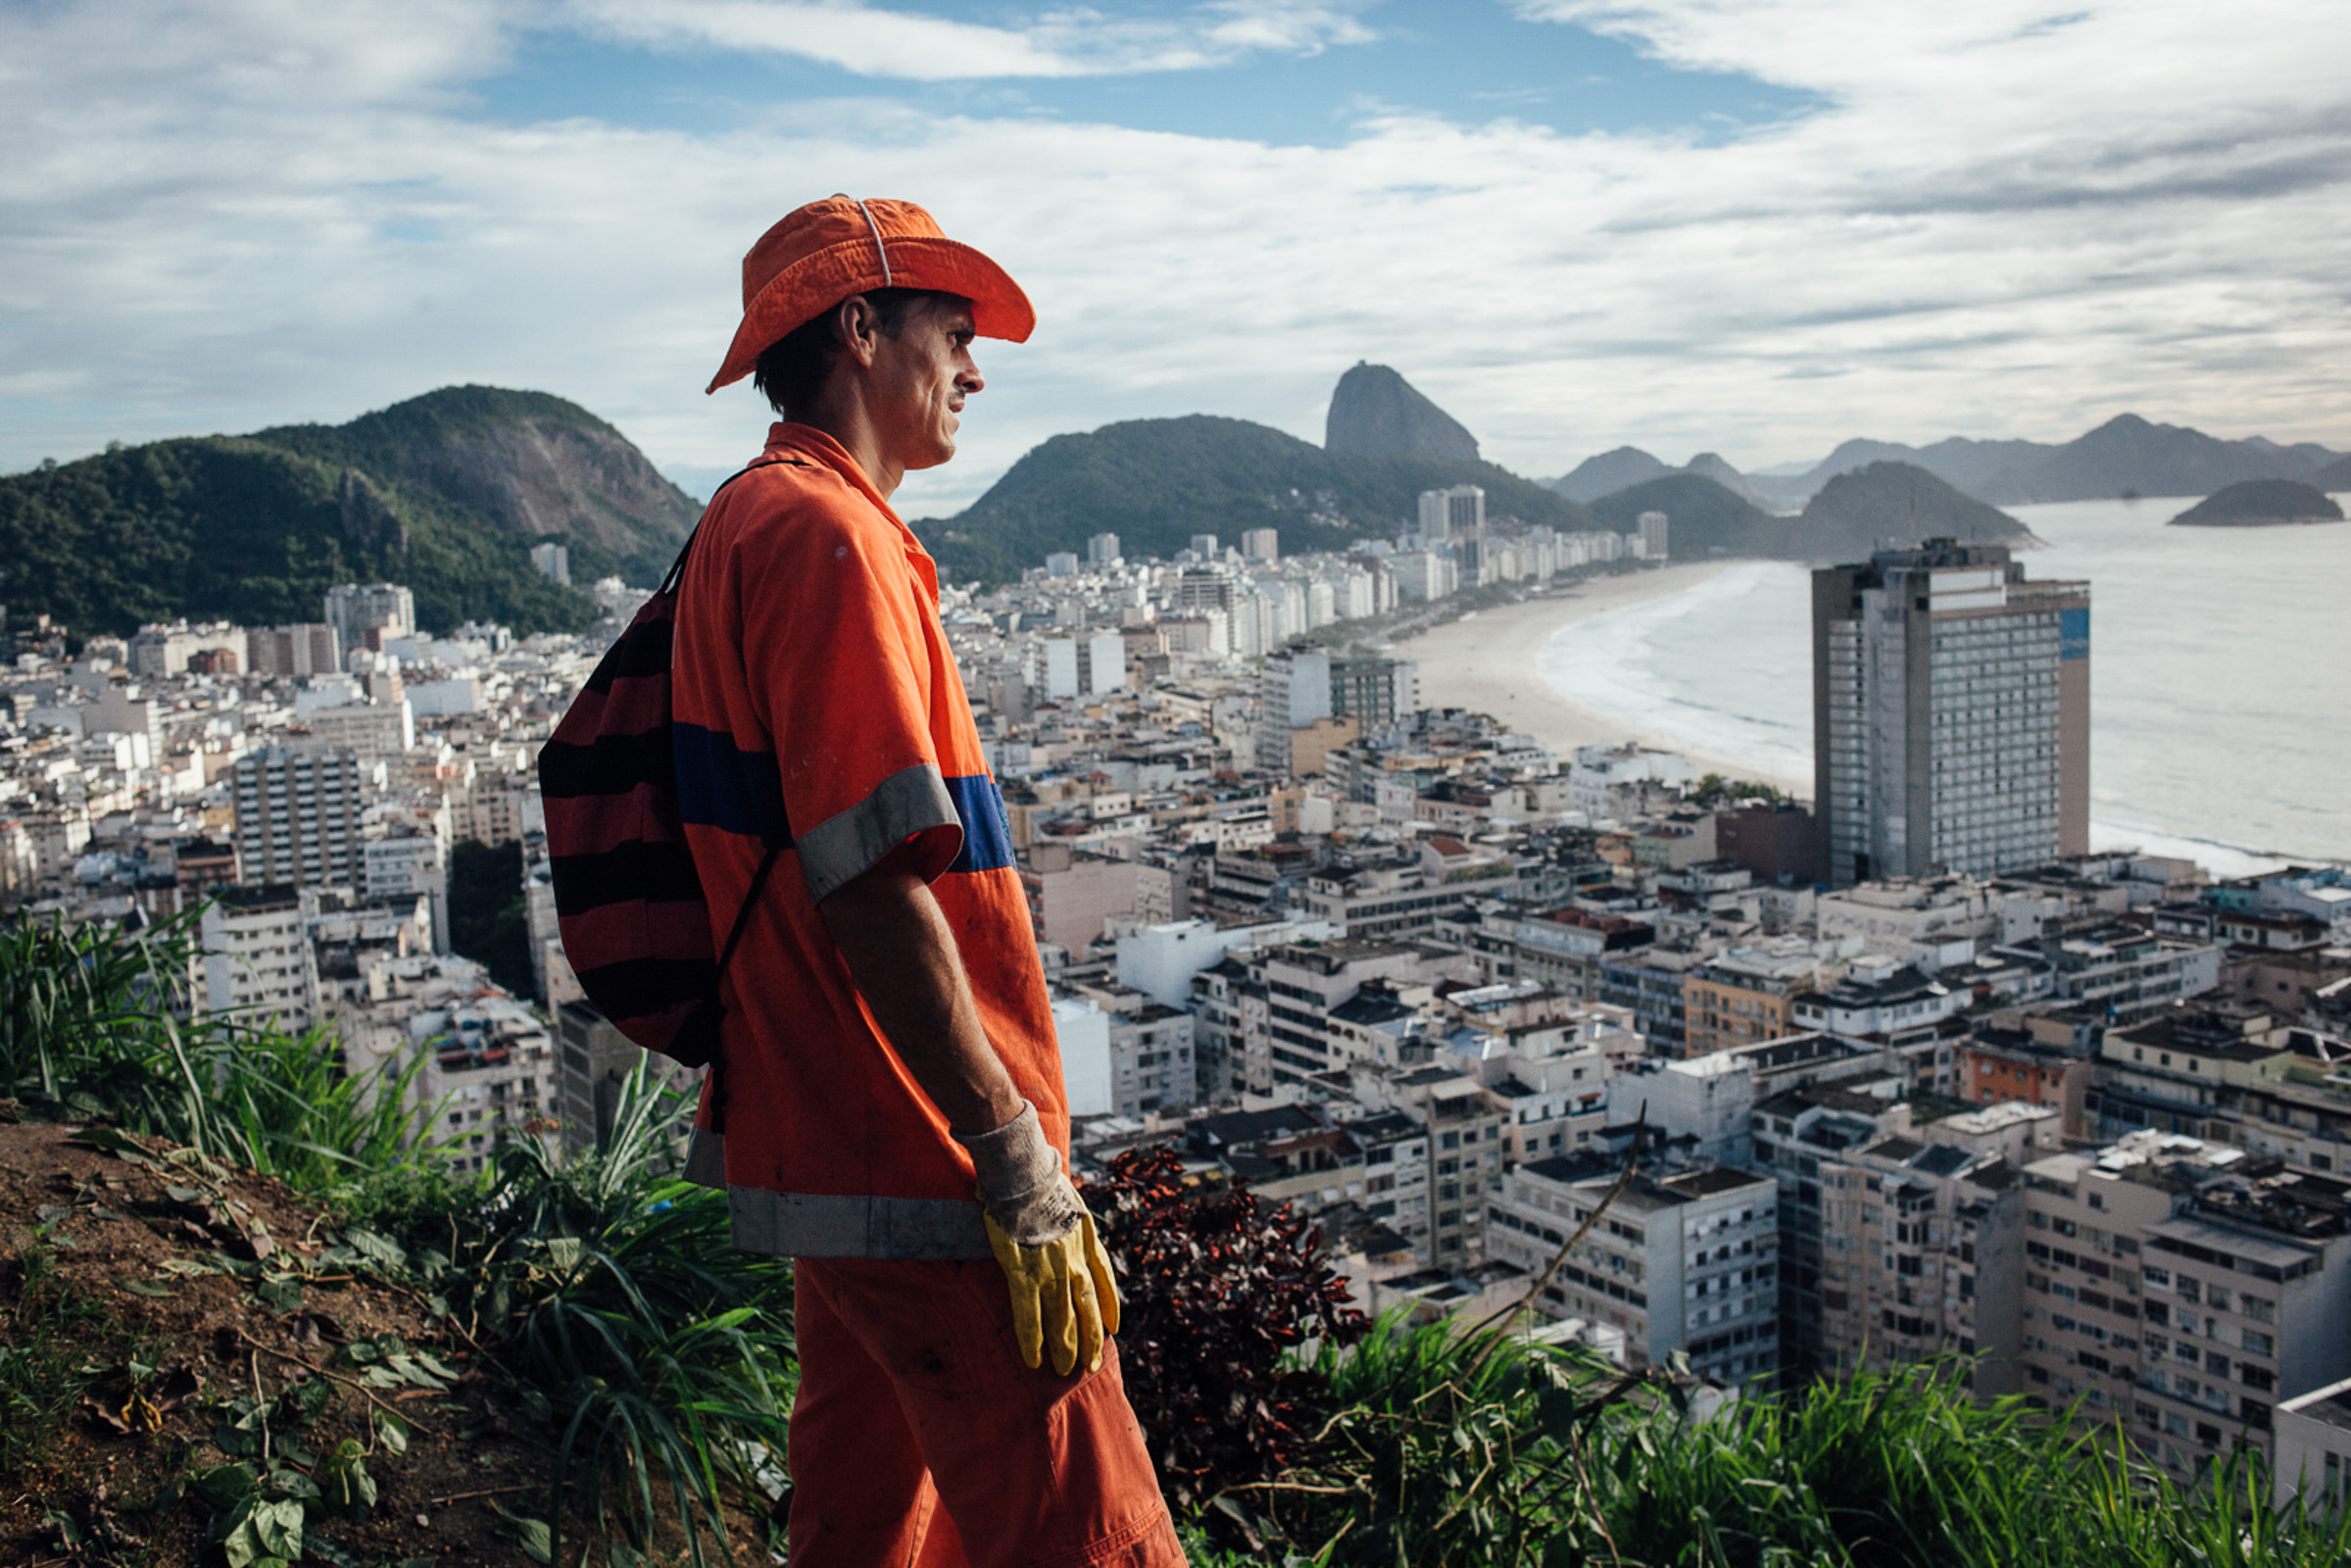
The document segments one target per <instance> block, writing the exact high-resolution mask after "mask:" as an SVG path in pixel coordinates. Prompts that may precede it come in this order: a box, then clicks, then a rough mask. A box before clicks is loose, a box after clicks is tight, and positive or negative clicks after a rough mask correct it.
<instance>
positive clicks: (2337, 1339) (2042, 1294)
mask: <svg viewBox="0 0 2351 1568" xmlns="http://www.w3.org/2000/svg"><path fill="white" fill-rule="evenodd" d="M2025 1174H2026V1199H2025V1201H2026V1216H2025V1217H2026V1225H2027V1230H2026V1237H2025V1269H2026V1274H2025V1307H2024V1337H2025V1354H2026V1361H2027V1375H2028V1377H2029V1379H2030V1380H2031V1385H2030V1387H2029V1388H2028V1391H2027V1392H2029V1393H2033V1394H2036V1395H2039V1396H2041V1397H2044V1398H2046V1399H2047V1400H2048V1401H2049V1402H2050V1403H2051V1404H2055V1405H2061V1406H2062V1405H2067V1404H2071V1403H2073V1402H2074V1401H2075V1400H2077V1399H2079V1400H2080V1401H2081V1405H2082V1416H2083V1419H2085V1420H2087V1421H2092V1422H2099V1423H2104V1424H2116V1423H2120V1424H2122V1425H2123V1427H2124V1428H2125V1430H2127V1431H2128V1432H2129V1433H2130V1435H2131V1439H2132V1440H2133V1442H2134V1443H2135V1444H2136V1445H2137V1446H2138V1447H2139V1448H2140V1449H2141V1450H2142V1452H2143V1453H2144V1454H2145V1456H2146V1457H2147V1458H2148V1459H2149V1460H2150V1461H2151V1462H2155V1463H2159V1464H2161V1465H2162V1466H2163V1467H2164V1468H2165V1469H2166V1470H2167V1471H2169V1472H2170V1473H2171V1474H2172V1475H2174V1476H2175V1477H2178V1478H2180V1479H2182V1480H2186V1479H2190V1478H2193V1477H2194V1476H2195V1475H2197V1474H2198V1473H2199V1472H2200V1471H2201V1469H2202V1467H2203V1466H2205V1465H2206V1464H2208V1463H2209V1462H2211V1461H2212V1460H2214V1459H2216V1458H2218V1457H2219V1456H2221V1455H2222V1454H2223V1453H2225V1452H2226V1451H2227V1450H2228V1449H2229V1448H2230V1447H2232V1446H2237V1445H2240V1444H2242V1445H2248V1446H2254V1447H2257V1448H2260V1449H2263V1450H2264V1451H2265V1452H2268V1451H2270V1449H2271V1444H2272V1436H2273V1432H2274V1429H2275V1427H2276V1411H2277V1407H2278V1403H2279V1402H2280V1401H2281V1400H2287V1399H2291V1398H2293V1397H2297V1396H2299V1395H2303V1394H2308V1393H2311V1392H2312V1391H2314V1390H2317V1389H2321V1388H2325V1387H2327V1386H2328V1385H2330V1384H2333V1383H2335V1382H2337V1381H2339V1380H2341V1379H2342V1378H2343V1377H2345V1376H2346V1375H2351V1292H2346V1291H2345V1290H2344V1289H2343V1287H2342V1280H2343V1274H2344V1271H2345V1270H2346V1269H2351V1182H2346V1181H2344V1180H2342V1179H2340V1178H2336V1177H2330V1176H2323V1175H2319V1174H2317V1173H2314V1172H2307V1171H2297V1170H2292V1169H2289V1168H2287V1167H2284V1166H2281V1165H2279V1164H2278V1162H2276V1161H2264V1160H2258V1159H2255V1158H2254V1157H2252V1156H2250V1155H2248V1154H2246V1152H2244V1151H2243V1150H2240V1149H2234V1148H2229V1147H2227V1146H2223V1145H2218V1144H2210V1143H2205V1142H2203V1141H2202V1140H2199V1139H2194V1138H2188V1137H2184V1136H2181V1135H2178V1134H2165V1133H2158V1132H2155V1131H2153V1130H2148V1131H2144V1132H2138V1133H2133V1134H2131V1136H2129V1137H2127V1138H2124V1139H2122V1140H2120V1141H2118V1142H2116V1143H2114V1144H2111V1145H2109V1146H2107V1147H2106V1148H2105V1149H2104V1150H2102V1151H2098V1152H2094V1153H2066V1154H2056V1155H2052V1156H2050V1157H2048V1158H2045V1159H2041V1160H2036V1161H2034V1162H2033V1164H2031V1165H2029V1166H2027V1167H2026V1172H2025Z"/></svg>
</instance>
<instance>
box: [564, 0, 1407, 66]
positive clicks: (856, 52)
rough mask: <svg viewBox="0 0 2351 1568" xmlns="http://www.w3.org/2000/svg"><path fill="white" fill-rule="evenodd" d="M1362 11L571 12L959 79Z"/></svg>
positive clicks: (712, 41)
mask: <svg viewBox="0 0 2351 1568" xmlns="http://www.w3.org/2000/svg"><path fill="white" fill-rule="evenodd" d="M1355 9H1357V8H1356V7H1355V6H1347V5H1311V4H1290V3H1285V0H1215V3H1213V4H1209V5H1204V6H1202V7H1200V9H1199V10H1198V11H1196V12H1194V13H1193V14H1192V15H1190V16H1189V17H1185V18H1180V19H1174V20H1166V19H1131V18H1121V17H1114V16H1105V15H1103V14H1102V13H1100V12H1097V11H1093V10H1090V9H1073V10H1063V11H1055V12H1049V13H1046V14H1045V15H1043V16H1041V17H1039V18H1038V19H1037V20H1036V21H1035V22H1034V23H1033V24H1031V25H1028V26H1025V27H1017V28H1015V27H998V26H987V25H980V24H976V23H967V22H956V21H953V20H950V19H948V18H945V17H938V16H933V15H930V14H927V13H923V12H918V11H905V10H891V9H886V8H882V7H878V6H867V5H861V4H855V3H850V0H815V3H808V4H802V3H794V0H578V4H577V5H576V8H575V10H574V11H573V12H572V13H571V14H572V15H573V16H575V17H576V18H577V19H578V20H579V21H581V22H583V23H585V24H586V25H590V26H593V27H596V28H598V29H600V30H602V31H604V32H606V33H609V34H610V35H612V36H614V37H618V38H622V39H626V40H628V41H631V42H637V43H650V44H680V43H691V44H696V45H699V46H702V47H704V48H719V49H727V50H763V51H768V52H772V53H776V54H790V55H798V56H801V57H803V58H805V59H808V60H814V61H818V62H821V63H822V64H825V65H828V66H836V67H839V68H840V69H841V70H844V71H850V72H855V73H857V74H859V75H864V76H885V77H895V78H899V79H903V80H908V81H960V80H971V79H979V78H986V77H997V76H1042V77H1054V76H1092V75H1104V74H1119V73H1136V72H1154V71H1197V70H1201V69H1205V68H1209V67H1214V66H1220V65H1227V64H1230V63H1232V62H1233V61H1235V60H1238V59H1240V58H1242V57H1244V56H1246V55H1250V54H1256V53H1263V52H1278V53H1284V54H1315V53H1319V52H1320V51H1321V50H1322V49H1324V48H1325V47H1327V46H1329V45H1330V44H1333V43H1353V42H1362V41H1365V40H1367V39H1368V38H1369V37H1370V36H1371V34H1370V32H1369V31H1368V30H1367V29H1366V28H1364V27H1363V26H1362V25H1361V24H1360V23H1358V22H1357V21H1356V20H1355V18H1354V16H1353V14H1352V13H1353V11H1354V10H1355Z"/></svg>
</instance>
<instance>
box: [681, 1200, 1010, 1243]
mask: <svg viewBox="0 0 2351 1568" xmlns="http://www.w3.org/2000/svg"><path fill="white" fill-rule="evenodd" d="M726 1198H727V1207H728V1209H729V1211H730V1212H731V1213H732V1215H733V1217H734V1222H735V1225H734V1229H735V1246H737V1247H738V1248H740V1249H742V1250H744V1251H746V1252H775V1253H779V1254H781V1255H783V1256H785V1257H888V1258H954V1257H993V1256H995V1255H996V1254H995V1252H994V1251H993V1250H990V1248H989V1246H988V1231H987V1227H986V1226H984V1225H982V1224H981V1223H980V1205H979V1204H978V1203H976V1202H974V1201H970V1200H967V1199H966V1200H957V1199H952V1198H834V1197H828V1196H823V1195H819V1194H815V1193H771V1192H768V1191H766V1190H765V1189H764V1188H759V1187H730V1188H728V1189H727V1190H726Z"/></svg>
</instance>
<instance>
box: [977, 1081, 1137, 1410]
mask: <svg viewBox="0 0 2351 1568" xmlns="http://www.w3.org/2000/svg"><path fill="white" fill-rule="evenodd" d="M956 1140H957V1142H959V1143H961V1144H962V1146H963V1147H964V1148H965V1149H967V1150H969V1151H970V1152H971V1163H972V1168H973V1170H974V1171H975V1172H976V1173H977V1174H978V1177H979V1199H980V1206H981V1208H982V1209H983V1210H984V1211H985V1214H986V1220H987V1226H988V1245H989V1246H990V1247H992V1248H994V1249H995V1250H996V1261H997V1263H998V1264H999V1265H1000V1266H1002V1267H1003V1269H1004V1281H1005V1283H1006V1284H1007V1285H1008V1286H1009V1287H1010V1289H1011V1292H1012V1334H1013V1337H1014V1338H1015V1339H1016V1340H1017V1341H1018V1342H1019V1344H1020V1358H1021V1360H1022V1361H1024V1362H1026V1363H1027V1364H1028V1365H1029V1366H1032V1367H1035V1366H1039V1365H1042V1364H1043V1362H1044V1351H1045V1348H1046V1347H1047V1346H1049V1345H1050V1346H1051V1347H1052V1348H1053V1371H1054V1372H1055V1373H1056V1374H1058V1375H1060V1376H1062V1377H1067V1376H1068V1375H1069V1374H1070V1372H1071V1370H1072V1369H1074V1368H1075V1367H1076V1366H1077V1365H1078V1363H1079V1362H1081V1361H1083V1362H1084V1363H1085V1365H1086V1370H1087V1371H1089V1372H1092V1371H1094V1370H1096V1369H1097V1368H1099V1367H1100V1366H1101V1365H1102V1337H1103V1336H1104V1335H1106V1334H1116V1333H1117V1332H1118V1281H1117V1277H1116V1276H1115V1275H1113V1274H1112V1273H1111V1271H1110V1254H1109V1253H1108V1252H1106V1251H1104V1250H1102V1240H1101V1238H1100V1237H1098V1236H1097V1235H1096V1234H1095V1230H1094V1216H1093V1215H1091V1214H1089V1213H1087V1212H1086V1204H1085V1201H1084V1200H1083V1199H1081V1198H1079V1197H1078V1192H1077V1189H1076V1188H1075V1187H1074V1186H1072V1185H1071V1184H1070V1180H1069V1176H1068V1173H1067V1172H1065V1171H1063V1170H1062V1168H1061V1156H1060V1155H1059V1154H1058V1153H1056V1152H1054V1151H1053V1145H1051V1144H1049V1143H1047V1142H1046V1140H1045V1131H1044V1129H1043V1128H1042V1127H1040V1126H1039V1125H1038V1122H1037V1107H1036V1106H1034V1105H1023V1106H1022V1107H1021V1111H1020V1114H1019V1115H1018V1116H1015V1117H1014V1118H1013V1119H1012V1120H1010V1121H1009V1122H1006V1123H1005V1124H1004V1126H1002V1127H999V1128H998V1129H996V1131H994V1132H992V1133H981V1134H979V1135H977V1136H975V1137H970V1138H965V1137H963V1136H962V1135H960V1134H957V1135H956Z"/></svg>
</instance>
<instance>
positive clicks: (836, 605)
mask: <svg viewBox="0 0 2351 1568" xmlns="http://www.w3.org/2000/svg"><path fill="white" fill-rule="evenodd" d="M737 551H738V555H737V560H736V567H737V581H738V584H739V590H740V593H741V600H740V613H741V614H742V625H743V648H744V664H745V673H746V674H747V675H748V676H749V678H750V681H751V686H752V694H753V699H754V701H755V702H756V703H758V704H759V705H760V706H761V707H763V708H764V709H765V711H766V721H767V728H768V733H769V734H770V735H771V736H772V737H773V741H774V746H775V760H776V769H777V772H778V774H779V775H780V779H781V783H782V786H783V798H784V814H785V820H786V823H787V826H788V829H789V831H790V833H791V835H792V841H793V846H794V848H795V849H796V850H797V852H798V855H799V859H800V865H801V872H802V875H803V876H804V877H805V878H806V880H807V882H808V897H809V898H810V899H811V900H813V901H815V902H818V903H821V902H822V901H823V900H824V899H825V898H826V897H828V896H829V895H831V894H832V893H833V892H835V891H836V890H838V889H839V888H841V887H842V886H843V885H844V884H846V883H848V882H851V881H854V880H855V879H856V878H857V877H858V876H859V875H861V874H862V873H864V872H865V871H866V870H868V869H870V868H871V867H872V866H873V864H874V862H875V861H877V860H879V859H881V858H882V857H883V856H885V855H887V854H889V853H890V852H891V851H892V850H894V849H896V848H897V847H898V846H899V845H901V844H904V843H906V841H908V840H909V839H912V840H918V841H919V843H918V844H917V850H918V860H919V863H920V866H921V870H922V874H923V876H924V878H925V879H926V880H928V879H935V878H937V877H938V876H939V875H940V873H942V872H943V871H945V870H946V869H947V867H948V865H949V863H950V862H952V861H953V860H954V859H955V855H956V852H957V851H958V850H959V849H960V848H961V845H962V837H963V831H962V822H961V818H960V817H959V816H958V815H957V813H956V811H955V798H954V796H953V795H952V794H951V793H950V792H949V790H948V787H947V781H946V779H945V777H944V776H943V774H942V771H941V769H940V765H939V753H938V744H937V741H936V739H935V737H934V736H933V733H932V727H931V711H930V709H931V704H930V699H931V686H932V683H933V680H934V678H935V676H934V673H933V671H932V669H931V655H930V648H929V639H928V637H927V635H926V621H925V617H924V614H923V610H922V606H921V604H920V603H919V601H918V600H917V598H916V595H915V590H914V584H913V581H912V579H911V575H910V573H909V572H908V570H907V567H906V553H905V549H904V547H903V546H902V545H901V544H900V543H899V541H898V540H897V538H896V537H895V532H894V531H893V532H892V533H889V534H885V533H883V532H882V531H881V530H879V529H877V528H874V527H870V526H863V525H861V524H860V522H859V521H858V520H857V519H856V518H853V517H848V516H844V515H840V514H839V513H836V512H834V511H832V510H830V509H827V508H822V507H806V508H794V509H792V511H791V513H790V515H787V516H786V517H784V518H781V519H779V521H778V523H777V525H776V526H774V527H773V528H762V529H759V530H757V531H756V532H754V533H753V534H751V535H749V536H747V537H746V538H744V539H743V540H742V542H741V543H740V544H739V545H738V546H737Z"/></svg>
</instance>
